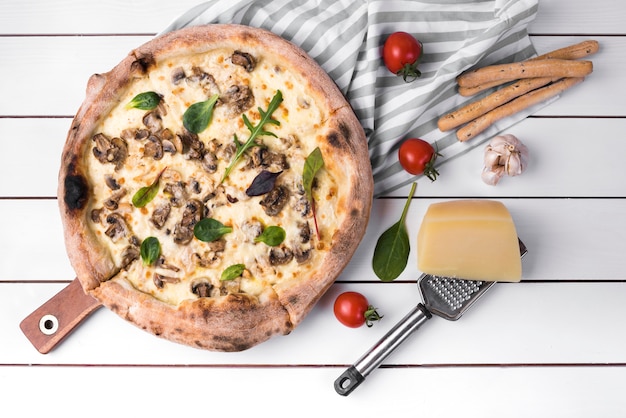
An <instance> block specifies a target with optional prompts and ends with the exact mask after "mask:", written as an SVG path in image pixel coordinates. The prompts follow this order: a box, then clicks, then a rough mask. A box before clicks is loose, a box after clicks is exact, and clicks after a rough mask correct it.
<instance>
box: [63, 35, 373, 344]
mask: <svg viewBox="0 0 626 418" xmlns="http://www.w3.org/2000/svg"><path fill="white" fill-rule="evenodd" d="M372 192H373V179H372V172H371V166H370V162H369V153H368V149H367V142H366V138H365V135H364V131H363V129H362V127H361V125H360V123H359V121H358V119H357V118H356V116H355V114H354V112H353V110H352V109H351V107H350V105H349V103H348V102H347V100H346V99H345V97H344V96H343V95H342V93H341V91H340V90H339V89H338V88H337V86H336V85H335V84H334V82H333V81H332V79H331V78H330V77H329V76H328V74H327V73H325V72H324V71H323V70H322V69H321V67H320V66H319V65H318V64H317V63H316V62H315V61H313V60H312V59H311V58H310V57H309V56H308V55H307V54H306V53H305V52H304V51H303V50H301V49H300V48H299V47H297V46H296V45H294V44H292V43H291V42H288V41H286V40H285V39H283V38H280V37H279V36H277V35H274V34H272V33H271V32H269V31H265V30H262V29H257V28H252V27H248V26H241V25H222V24H214V25H204V26H197V27H191V28H186V29H181V30H178V31H175V32H171V33H168V34H165V35H161V36H159V37H157V38H154V39H153V40H151V41H149V42H147V43H146V44H144V45H142V46H140V47H138V48H137V49H135V50H133V51H132V52H130V53H129V54H128V56H127V57H125V58H124V59H123V60H122V61H121V62H120V63H119V64H118V65H116V66H115V67H114V68H113V69H111V70H110V71H108V72H106V73H103V74H96V75H93V76H92V77H91V78H90V79H89V82H88V85H87V92H86V97H85V100H84V102H83V103H82V105H81V106H80V108H79V109H78V111H77V113H76V116H75V118H74V120H73V122H72V125H71V127H70V130H69V133H68V137H67V140H66V143H65V145H64V149H63V153H62V161H61V169H60V173H59V190H58V202H59V207H60V213H61V219H62V223H63V228H64V236H65V243H66V249H67V253H68V256H69V259H70V262H71V264H72V267H73V268H74V270H75V271H76V275H77V277H78V279H79V281H80V283H81V285H82V287H83V289H84V290H85V292H87V293H88V294H91V295H92V296H94V297H95V298H96V299H98V300H99V301H100V302H101V303H102V304H103V305H105V306H106V307H108V308H109V309H111V310H112V311H114V312H115V313H117V314H118V315H120V316H121V317H122V318H124V319H126V320H128V321H130V322H132V323H134V324H135V325H137V326H138V327H140V328H142V329H144V330H146V331H148V332H150V333H152V334H154V335H157V336H160V337H163V338H166V339H168V340H171V341H174V342H178V343H182V344H186V345H189V346H192V347H197V348H201V349H207V350H214V351H241V350H245V349H248V348H250V347H252V346H255V345H256V344H259V343H261V342H263V341H266V340H268V339H269V338H271V337H273V336H276V335H286V334H288V333H289V332H290V331H292V330H293V329H294V327H296V326H297V325H298V324H300V323H301V322H302V320H303V319H304V318H305V316H306V315H307V314H308V313H309V312H310V311H311V309H312V308H313V306H314V305H315V304H316V302H317V301H318V300H319V299H320V297H321V296H322V295H323V294H324V293H325V292H326V290H327V289H328V288H329V287H330V286H331V285H332V283H333V282H334V281H335V279H336V278H337V276H338V275H339V274H340V273H341V271H342V270H343V268H344V267H345V266H346V264H347V263H348V262H349V260H350V259H351V257H352V255H353V253H354V252H355V250H356V248H357V247H358V245H359V243H360V241H361V239H362V237H363V235H364V233H365V229H366V226H367V222H368V218H369V214H370V208H371V201H372Z"/></svg>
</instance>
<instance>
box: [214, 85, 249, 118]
mask: <svg viewBox="0 0 626 418" xmlns="http://www.w3.org/2000/svg"><path fill="white" fill-rule="evenodd" d="M220 100H221V101H222V102H223V103H224V104H225V105H226V116H227V117H229V118H231V119H232V118H236V117H239V115H241V114H242V113H243V112H245V111H246V110H248V109H250V108H251V107H252V106H254V95H253V94H252V90H251V89H250V87H248V86H243V85H241V86H239V85H232V86H230V87H229V88H228V90H226V91H225V92H224V94H222V95H221V96H220Z"/></svg>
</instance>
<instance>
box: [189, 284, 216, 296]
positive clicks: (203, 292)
mask: <svg viewBox="0 0 626 418" xmlns="http://www.w3.org/2000/svg"><path fill="white" fill-rule="evenodd" d="M212 289H213V285H212V284H211V283H209V282H206V281H200V282H197V283H194V284H193V285H192V286H191V292H192V293H193V294H195V295H196V296H198V297H199V298H208V297H210V296H211V290H212Z"/></svg>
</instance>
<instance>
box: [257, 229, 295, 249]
mask: <svg viewBox="0 0 626 418" xmlns="http://www.w3.org/2000/svg"><path fill="white" fill-rule="evenodd" d="M286 236H287V233H286V232H285V230H284V229H283V228H281V227H280V226H275V225H272V226H268V227H267V228H265V229H264V230H263V232H262V233H261V235H259V236H258V237H256V238H255V239H254V242H263V243H265V244H267V245H269V246H270V247H276V246H277V245H280V244H282V242H283V241H284V240H285V237H286Z"/></svg>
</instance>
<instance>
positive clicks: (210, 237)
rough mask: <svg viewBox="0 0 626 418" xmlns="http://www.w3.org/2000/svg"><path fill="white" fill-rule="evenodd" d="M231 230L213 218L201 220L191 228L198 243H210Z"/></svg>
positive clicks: (231, 229)
mask: <svg viewBox="0 0 626 418" xmlns="http://www.w3.org/2000/svg"><path fill="white" fill-rule="evenodd" d="M232 231H233V228H231V227H229V226H226V225H224V224H223V223H221V222H220V221H218V220H215V219H213V218H204V219H201V220H200V221H199V222H198V223H196V225H195V226H194V227H193V235H194V236H195V237H196V238H198V239H199V240H200V241H204V242H212V241H216V240H218V239H220V238H221V237H222V236H223V235H225V234H228V233H229V232H232Z"/></svg>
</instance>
